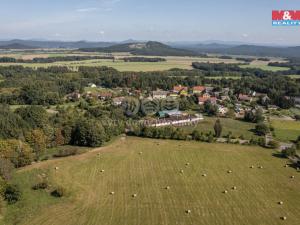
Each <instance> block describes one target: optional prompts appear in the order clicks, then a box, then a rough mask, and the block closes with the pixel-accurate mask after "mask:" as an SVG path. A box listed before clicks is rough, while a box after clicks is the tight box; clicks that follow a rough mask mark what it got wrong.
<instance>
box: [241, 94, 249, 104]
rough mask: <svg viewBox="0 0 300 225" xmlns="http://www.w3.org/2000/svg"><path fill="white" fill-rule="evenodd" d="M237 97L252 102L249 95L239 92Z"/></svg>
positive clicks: (242, 100)
mask: <svg viewBox="0 0 300 225" xmlns="http://www.w3.org/2000/svg"><path fill="white" fill-rule="evenodd" d="M238 99H239V101H241V102H252V97H251V96H249V95H244V94H239V97H238Z"/></svg>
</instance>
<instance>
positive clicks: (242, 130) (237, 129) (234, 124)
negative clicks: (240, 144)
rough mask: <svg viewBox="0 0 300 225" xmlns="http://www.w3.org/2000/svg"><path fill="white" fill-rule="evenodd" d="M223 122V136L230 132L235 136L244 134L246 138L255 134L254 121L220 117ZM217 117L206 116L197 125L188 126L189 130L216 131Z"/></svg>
mask: <svg viewBox="0 0 300 225" xmlns="http://www.w3.org/2000/svg"><path fill="white" fill-rule="evenodd" d="M219 119H220V121H221V124H222V128H223V129H222V136H223V135H227V134H228V132H231V133H232V135H233V136H235V137H240V136H241V135H243V136H244V138H245V139H249V140H250V139H251V138H252V137H253V136H255V133H253V130H254V129H255V124H254V123H248V122H245V121H240V120H234V119H230V118H219ZM216 120H217V118H216V117H205V118H204V120H203V121H201V122H200V123H198V124H197V125H196V126H194V127H191V126H188V127H186V129H187V130H189V131H192V130H193V129H197V130H199V131H200V132H203V133H207V132H209V131H211V132H213V133H214V125H215V122H216Z"/></svg>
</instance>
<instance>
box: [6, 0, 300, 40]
mask: <svg viewBox="0 0 300 225" xmlns="http://www.w3.org/2000/svg"><path fill="white" fill-rule="evenodd" d="M273 9H278V10H279V9H283V10H284V9H293V10H300V0H207V1H205V0H9V1H6V0H0V21H1V22H0V39H2V40H5V39H6V40H7V39H16V38H18V39H46V40H65V41H78V40H89V41H123V40H127V39H134V40H155V41H205V40H222V41H239V42H247V43H270V44H271V43H272V44H286V45H300V26H298V27H272V23H271V12H272V10H273Z"/></svg>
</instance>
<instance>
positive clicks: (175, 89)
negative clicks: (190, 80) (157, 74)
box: [173, 85, 188, 92]
mask: <svg viewBox="0 0 300 225" xmlns="http://www.w3.org/2000/svg"><path fill="white" fill-rule="evenodd" d="M173 90H174V91H177V92H179V91H181V90H185V91H187V90H188V88H187V87H184V86H181V85H178V86H174V88H173Z"/></svg>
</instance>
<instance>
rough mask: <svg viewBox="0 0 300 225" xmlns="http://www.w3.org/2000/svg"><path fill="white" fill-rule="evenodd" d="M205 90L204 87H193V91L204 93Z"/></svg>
mask: <svg viewBox="0 0 300 225" xmlns="http://www.w3.org/2000/svg"><path fill="white" fill-rule="evenodd" d="M205 89H206V87H205V86H195V87H193V91H201V92H202V91H204V90H205Z"/></svg>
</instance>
